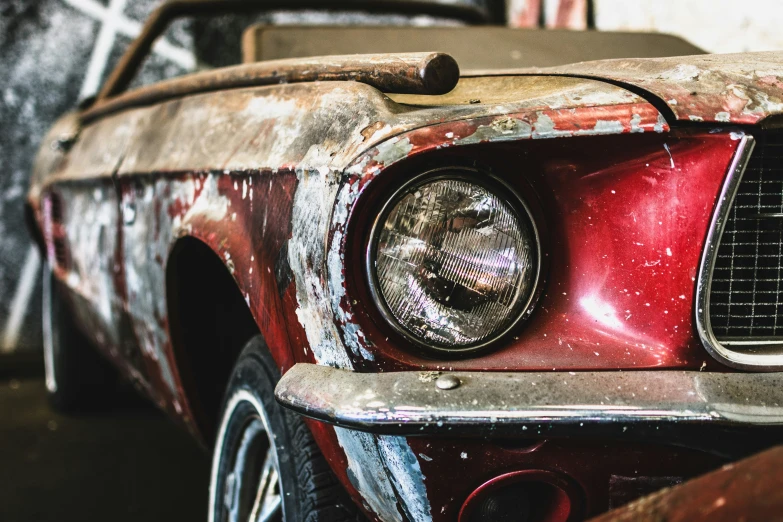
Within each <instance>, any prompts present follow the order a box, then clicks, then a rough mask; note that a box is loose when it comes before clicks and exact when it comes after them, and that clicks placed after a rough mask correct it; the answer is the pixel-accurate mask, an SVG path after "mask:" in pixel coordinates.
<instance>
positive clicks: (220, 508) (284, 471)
mask: <svg viewBox="0 0 783 522" xmlns="http://www.w3.org/2000/svg"><path fill="white" fill-rule="evenodd" d="M279 379H280V373H279V371H278V370H277V366H276V364H275V362H274V360H273V359H272V357H271V356H270V355H269V351H268V350H267V347H266V344H265V343H264V341H263V339H262V338H261V337H260V336H257V337H255V338H253V339H252V340H251V341H250V342H249V343H248V344H247V345H246V346H245V349H244V350H243V351H242V354H241V355H240V357H239V360H238V361H237V364H236V366H235V367H234V371H233V374H232V376H231V378H230V380H229V384H228V388H227V391H226V395H225V399H224V402H223V410H222V417H221V422H220V427H219V431H218V436H217V442H216V444H215V452H214V456H213V460H212V477H211V481H210V503H209V521H210V522H246V521H252V522H260V521H287V522H300V521H302V522H305V521H306V522H315V521H319V522H320V521H324V522H343V521H358V520H364V518H362V517H361V516H360V515H359V514H358V510H357V509H356V507H355V506H354V505H353V503H352V502H351V501H350V499H348V496H347V494H346V493H345V491H344V490H343V489H342V486H341V485H340V484H339V482H338V481H337V479H336V478H335V476H334V475H333V473H332V471H331V469H329V466H328V464H327V463H326V460H325V459H324V457H323V455H322V454H321V452H320V451H319V449H318V447H317V446H316V444H315V441H314V440H313V437H312V435H311V434H310V431H309V430H308V428H307V426H306V425H305V424H304V422H303V421H302V419H300V418H299V416H297V415H296V414H294V413H292V412H289V411H287V410H285V409H284V408H282V407H281V406H280V405H279V404H277V402H276V401H275V398H274V388H275V385H276V384H277V381H278V380H279Z"/></svg>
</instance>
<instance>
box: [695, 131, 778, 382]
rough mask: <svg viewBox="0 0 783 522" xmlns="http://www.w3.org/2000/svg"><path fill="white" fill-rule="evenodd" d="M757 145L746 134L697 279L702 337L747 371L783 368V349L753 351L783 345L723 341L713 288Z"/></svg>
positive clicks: (728, 177)
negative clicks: (714, 316) (715, 320)
mask: <svg viewBox="0 0 783 522" xmlns="http://www.w3.org/2000/svg"><path fill="white" fill-rule="evenodd" d="M755 144H756V142H755V140H754V139H753V136H748V135H744V136H743V137H742V138H741V140H740V143H739V146H738V147H737V152H736V153H735V154H734V160H733V161H732V164H731V167H730V168H729V172H728V174H727V175H726V181H725V183H724V184H723V189H722V190H721V193H720V197H719V198H718V202H717V204H716V206H715V212H714V213H713V215H712V221H711V223H710V228H709V231H708V232H707V240H706V242H705V245H704V250H703V252H702V259H701V264H700V266H699V277H698V279H697V281H696V310H695V312H696V330H697V331H698V333H699V339H700V340H701V342H702V344H703V345H704V347H705V348H706V349H707V351H708V352H709V353H710V355H712V356H713V357H714V358H715V359H717V360H718V361H720V362H721V363H723V364H725V365H726V366H730V367H732V368H738V369H743V370H755V371H777V370H781V369H783V350H780V351H779V352H778V353H749V352H750V349H751V348H753V347H758V348H760V349H761V348H763V349H764V350H770V348H771V347H773V346H779V347H781V348H783V344H782V343H780V342H772V343H770V342H769V341H764V340H763V339H759V340H758V341H757V342H755V343H753V344H749V343H747V342H742V343H741V344H740V343H738V342H736V341H726V342H724V343H721V342H720V341H719V340H718V339H717V338H716V337H715V334H714V333H713V332H712V326H711V324H710V288H711V286H712V272H713V270H714V268H715V260H716V258H717V255H718V247H719V246H720V240H721V237H722V236H723V230H724V228H725V226H726V220H727V219H728V216H729V212H730V211H731V207H732V203H733V202H734V197H735V196H736V195H737V190H738V189H739V185H740V182H741V181H742V176H743V174H744V173H745V168H746V167H747V165H748V161H749V160H750V156H751V154H752V153H753V148H754V146H755ZM730 346H744V347H745V348H746V349H747V350H748V351H746V352H740V351H736V350H732V349H731V348H729V347H730Z"/></svg>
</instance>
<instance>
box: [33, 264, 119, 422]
mask: <svg viewBox="0 0 783 522" xmlns="http://www.w3.org/2000/svg"><path fill="white" fill-rule="evenodd" d="M42 323H43V344H44V366H45V374H46V390H47V394H48V396H49V403H50V405H51V406H52V408H53V409H55V410H56V411H58V412H61V413H67V414H75V413H85V412H93V411H96V410H101V409H104V408H105V407H106V406H108V405H109V404H110V403H111V400H112V397H113V396H114V390H115V389H116V385H117V372H116V371H115V370H114V368H112V367H111V365H110V364H109V363H108V361H106V360H105V359H104V358H103V357H102V356H101V355H100V354H99V353H98V352H97V351H96V350H95V349H94V348H93V347H92V346H91V345H90V342H89V341H88V340H87V338H85V336H84V334H82V332H81V331H80V330H79V327H78V326H77V325H76V323H75V321H74V318H73V315H72V312H71V310H70V309H68V306H67V304H66V302H65V300H64V299H63V296H62V293H61V290H60V287H59V284H58V283H57V281H56V280H55V278H54V274H52V271H51V270H50V269H49V268H48V267H47V266H44V270H43V317H42Z"/></svg>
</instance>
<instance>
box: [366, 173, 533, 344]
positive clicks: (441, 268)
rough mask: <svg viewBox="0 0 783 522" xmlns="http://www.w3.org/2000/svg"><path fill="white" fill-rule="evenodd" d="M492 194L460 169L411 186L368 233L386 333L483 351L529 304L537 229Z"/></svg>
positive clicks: (524, 212) (498, 193) (507, 201)
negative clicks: (387, 325) (397, 332)
mask: <svg viewBox="0 0 783 522" xmlns="http://www.w3.org/2000/svg"><path fill="white" fill-rule="evenodd" d="M472 174H474V175H475V174H476V173H472ZM491 186H492V185H491V184H486V185H485V184H484V183H479V182H477V181H476V180H475V177H473V176H470V175H466V174H465V173H464V172H462V171H461V169H453V170H450V171H448V172H445V173H442V174H441V175H439V176H437V177H434V178H433V177H428V178H427V179H425V180H423V181H421V182H414V183H412V184H410V185H408V186H406V187H404V188H403V189H402V190H401V191H399V192H398V193H397V194H396V195H395V197H394V198H392V200H391V201H390V202H389V203H388V204H387V206H386V207H385V209H384V211H383V212H382V214H381V216H380V218H379V221H378V223H377V224H376V226H375V228H374V231H373V238H372V241H371V244H370V265H371V266H370V272H371V275H372V276H374V277H373V278H372V279H373V284H374V291H375V293H376V294H379V297H380V299H381V300H382V301H383V302H382V303H381V305H382V308H384V311H385V312H386V313H387V315H389V314H390V315H391V316H393V318H390V320H391V321H392V323H393V326H395V327H396V328H397V329H398V330H400V331H401V333H403V334H404V335H406V337H408V338H411V339H412V340H414V341H417V342H418V343H419V344H422V345H425V346H428V347H433V348H440V349H449V350H467V349H472V348H476V347H479V346H483V345H485V344H487V343H488V342H491V341H492V340H494V339H495V338H497V337H498V336H500V335H502V334H503V333H504V332H505V331H507V330H508V329H509V328H510V327H511V326H512V325H513V324H514V323H515V322H516V321H517V320H518V319H519V318H520V316H521V315H522V314H523V313H524V311H525V310H526V309H527V308H528V306H529V304H530V302H531V296H532V294H533V291H534V287H535V285H536V281H537V279H538V268H539V266H538V265H539V252H538V241H537V234H536V231H535V227H534V225H533V222H532V219H531V217H530V214H529V213H528V212H527V209H526V208H524V207H523V206H522V205H521V202H516V203H519V204H518V205H512V203H510V201H513V198H509V197H506V196H505V194H504V195H501V193H502V192H503V191H501V190H495V189H494V188H490V187H491ZM498 188H499V187H498ZM516 207H521V208H519V211H518V210H517V208H516ZM372 265H374V266H372ZM395 322H396V324H394V323H395Z"/></svg>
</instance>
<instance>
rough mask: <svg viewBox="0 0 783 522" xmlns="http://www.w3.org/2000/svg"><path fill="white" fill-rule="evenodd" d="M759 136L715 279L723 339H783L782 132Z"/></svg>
mask: <svg viewBox="0 0 783 522" xmlns="http://www.w3.org/2000/svg"><path fill="white" fill-rule="evenodd" d="M755 137H756V147H755V149H754V150H753V153H752V155H751V158H750V161H749V162H748V166H747V168H746V169H745V174H744V176H743V178H742V181H741V182H740V185H739V189H738V191H737V195H736V197H735V199H734V204H733V206H732V208H731V210H730V211H729V217H728V220H727V221H726V227H725V229H724V232H723V237H722V238H721V243H720V246H719V247H718V255H717V259H716V262H715V270H714V272H713V276H712V287H711V291H710V323H711V324H712V331H713V333H714V334H715V336H716V337H717V338H718V339H719V340H732V339H747V338H752V339H754V340H765V339H775V338H779V337H783V317H781V313H783V284H781V276H783V266H781V265H782V264H783V132H781V131H775V132H768V133H758V135H756V136H755Z"/></svg>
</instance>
